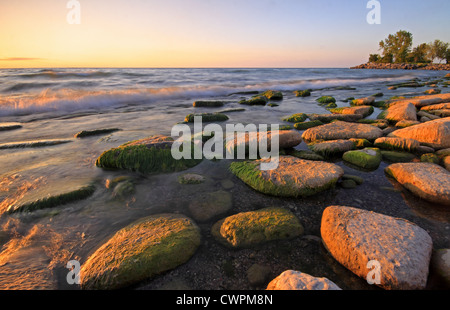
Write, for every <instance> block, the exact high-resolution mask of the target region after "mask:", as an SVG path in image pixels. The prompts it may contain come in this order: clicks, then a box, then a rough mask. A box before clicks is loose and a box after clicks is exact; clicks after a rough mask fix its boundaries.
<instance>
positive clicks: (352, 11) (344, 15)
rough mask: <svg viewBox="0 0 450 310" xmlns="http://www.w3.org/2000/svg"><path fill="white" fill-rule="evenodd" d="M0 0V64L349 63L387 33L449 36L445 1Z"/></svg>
mask: <svg viewBox="0 0 450 310" xmlns="http://www.w3.org/2000/svg"><path fill="white" fill-rule="evenodd" d="M68 2H69V0H20V1H17V0H0V29H1V31H0V68H28V67H30V68H34V67H40V68H49V67H60V68H61V67H91V68H99V67H127V68H130V67H165V68H169V67H177V68H180V67H183V68H184V67H196V68H203V67H247V68H249V67H278V68H293V67H294V68H303V67H316V68H319V67H333V68H340V67H349V66H354V65H359V64H361V63H365V62H367V60H368V55H369V54H371V53H377V52H378V43H379V42H380V41H381V40H383V39H385V38H386V37H387V36H388V35H389V34H390V33H395V32H397V31H398V30H407V31H409V32H411V33H412V34H413V36H414V43H413V44H414V46H416V45H419V44H420V43H424V42H431V41H434V40H435V39H440V40H442V41H445V42H450V31H448V29H450V18H448V16H449V15H450V1H448V0H429V1H425V0H409V1H406V0H379V3H380V5H381V11H380V12H381V23H380V24H369V23H368V22H367V15H368V14H369V12H370V11H371V9H370V8H367V3H368V0H339V1H336V0H334V1H331V0H327V1H326V0H121V1H119V0H78V2H79V4H80V11H79V12H80V24H70V23H69V22H68V20H67V15H68V14H69V13H70V12H71V9H68V8H67V3H68Z"/></svg>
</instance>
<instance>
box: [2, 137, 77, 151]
mask: <svg viewBox="0 0 450 310" xmlns="http://www.w3.org/2000/svg"><path fill="white" fill-rule="evenodd" d="M69 142H72V140H57V139H53V140H36V141H24V142H8V143H1V144H0V150H6V149H22V148H37V147H47V146H53V145H59V144H65V143H69Z"/></svg>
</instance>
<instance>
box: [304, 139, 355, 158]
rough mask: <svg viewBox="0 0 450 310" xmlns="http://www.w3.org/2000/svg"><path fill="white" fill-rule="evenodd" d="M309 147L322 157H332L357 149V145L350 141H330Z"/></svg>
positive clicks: (315, 143)
mask: <svg viewBox="0 0 450 310" xmlns="http://www.w3.org/2000/svg"><path fill="white" fill-rule="evenodd" d="M308 147H309V148H310V149H311V151H313V152H315V153H317V154H319V155H321V156H325V157H331V156H335V155H338V154H342V153H344V152H347V151H349V150H353V149H355V143H354V142H353V141H350V140H330V141H324V142H313V143H311V144H309V145H308Z"/></svg>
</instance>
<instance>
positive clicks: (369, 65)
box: [350, 62, 450, 71]
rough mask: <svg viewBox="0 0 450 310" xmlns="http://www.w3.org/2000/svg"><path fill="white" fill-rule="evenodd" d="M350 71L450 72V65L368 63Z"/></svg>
mask: <svg viewBox="0 0 450 310" xmlns="http://www.w3.org/2000/svg"><path fill="white" fill-rule="evenodd" d="M350 69H391V70H392V69H400V70H434V71H450V64H430V63H418V64H410V63H376V62H368V63H365V64H361V65H359V66H356V67H351V68H350Z"/></svg>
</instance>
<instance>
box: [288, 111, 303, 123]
mask: <svg viewBox="0 0 450 310" xmlns="http://www.w3.org/2000/svg"><path fill="white" fill-rule="evenodd" d="M307 118H308V115H306V114H305V113H297V114H293V115H291V116H289V117H285V118H283V121H284V122H290V123H301V122H304V121H305V120H306V119H307Z"/></svg>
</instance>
